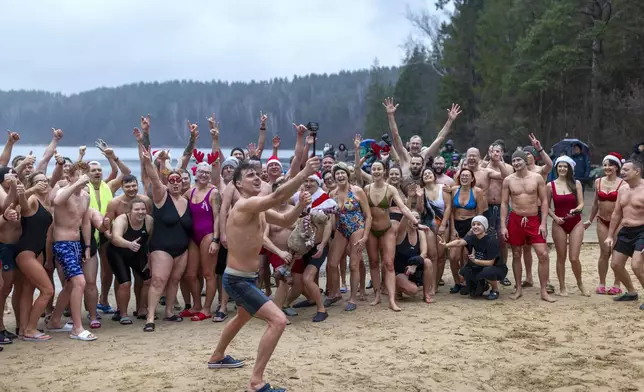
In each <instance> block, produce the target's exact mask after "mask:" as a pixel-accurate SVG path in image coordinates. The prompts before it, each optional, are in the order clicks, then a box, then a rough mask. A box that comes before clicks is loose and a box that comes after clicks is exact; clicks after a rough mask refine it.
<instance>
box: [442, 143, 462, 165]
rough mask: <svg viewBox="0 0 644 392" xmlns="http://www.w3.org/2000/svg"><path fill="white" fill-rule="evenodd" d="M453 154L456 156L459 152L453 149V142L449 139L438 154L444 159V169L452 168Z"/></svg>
mask: <svg viewBox="0 0 644 392" xmlns="http://www.w3.org/2000/svg"><path fill="white" fill-rule="evenodd" d="M454 153H457V154H458V153H459V152H458V151H457V150H455V149H454V141H453V140H452V139H450V140H448V141H447V142H445V147H443V150H442V151H441V153H440V154H441V156H442V157H443V158H444V159H445V169H449V168H450V167H452V155H453V154H454Z"/></svg>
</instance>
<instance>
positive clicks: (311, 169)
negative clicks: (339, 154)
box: [304, 156, 320, 177]
mask: <svg viewBox="0 0 644 392" xmlns="http://www.w3.org/2000/svg"><path fill="white" fill-rule="evenodd" d="M318 170H320V158H318V157H316V156H314V157H311V158H309V159H308V161H306V167H305V168H304V172H305V173H306V176H307V177H308V176H310V175H312V174H315V173H317V172H318Z"/></svg>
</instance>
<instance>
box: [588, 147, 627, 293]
mask: <svg viewBox="0 0 644 392" xmlns="http://www.w3.org/2000/svg"><path fill="white" fill-rule="evenodd" d="M603 165H604V174H605V176H604V177H601V178H598V179H597V180H595V200H594V201H593V208H592V210H591V212H590V218H589V219H588V220H587V221H586V222H584V227H585V228H586V229H588V227H589V226H590V225H591V224H592V222H593V220H594V219H595V217H597V239H598V240H599V259H598V260H597V270H598V271H599V287H597V289H596V290H595V292H596V293H597V294H608V295H618V294H621V293H622V289H621V288H620V287H619V286H620V282H619V280H617V277H615V283H613V287H611V288H610V289H609V290H606V275H607V273H608V259H609V258H610V254H611V252H612V249H610V248H609V247H607V246H606V245H605V244H604V241H605V240H606V235H607V234H608V226H610V217H611V215H612V214H613V209H615V202H616V201H617V192H618V191H619V188H620V187H621V186H622V184H623V183H624V181H623V180H622V179H620V178H617V176H618V174H619V171H620V169H621V168H622V156H621V155H619V154H618V153H616V152H611V153H610V154H608V155H606V156H605V157H604V161H603Z"/></svg>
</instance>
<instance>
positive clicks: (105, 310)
mask: <svg viewBox="0 0 644 392" xmlns="http://www.w3.org/2000/svg"><path fill="white" fill-rule="evenodd" d="M96 308H97V309H98V310H100V311H101V312H103V313H104V314H114V309H112V307H111V306H110V305H103V304H98V305H96Z"/></svg>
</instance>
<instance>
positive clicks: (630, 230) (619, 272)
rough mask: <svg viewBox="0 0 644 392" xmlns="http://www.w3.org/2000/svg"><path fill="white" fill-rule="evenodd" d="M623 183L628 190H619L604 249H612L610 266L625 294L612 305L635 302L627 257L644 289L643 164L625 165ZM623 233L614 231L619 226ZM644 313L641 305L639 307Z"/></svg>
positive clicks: (636, 296)
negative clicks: (618, 302) (624, 289)
mask: <svg viewBox="0 0 644 392" xmlns="http://www.w3.org/2000/svg"><path fill="white" fill-rule="evenodd" d="M621 175H622V178H623V179H624V182H626V183H627V184H628V187H621V188H620V189H619V196H617V203H615V209H614V210H613V215H612V216H611V219H610V227H609V228H608V237H606V241H605V243H606V245H607V246H608V247H611V248H613V246H614V248H613V258H612V260H611V263H610V266H611V267H612V269H613V272H614V273H615V276H616V277H617V279H619V280H620V281H621V282H622V283H624V287H626V292H625V293H624V294H622V295H620V296H619V297H616V298H615V301H636V300H637V298H638V295H637V290H635V287H634V286H633V282H632V281H631V277H630V275H629V274H628V272H627V271H626V261H627V260H628V258H629V257H631V258H632V260H631V267H632V268H633V273H635V276H637V279H638V280H639V281H640V284H641V285H642V286H644V180H643V179H642V163H641V162H638V161H636V160H633V161H628V162H626V163H625V164H624V165H623V166H622V172H621ZM620 225H621V226H622V229H621V230H620V231H619V233H617V238H615V231H616V230H617V228H618V227H619V226H620ZM640 310H644V304H642V305H640Z"/></svg>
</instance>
